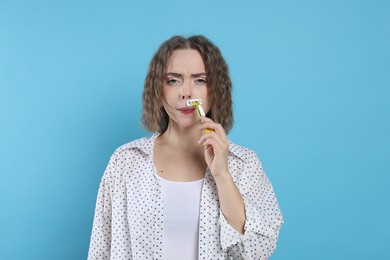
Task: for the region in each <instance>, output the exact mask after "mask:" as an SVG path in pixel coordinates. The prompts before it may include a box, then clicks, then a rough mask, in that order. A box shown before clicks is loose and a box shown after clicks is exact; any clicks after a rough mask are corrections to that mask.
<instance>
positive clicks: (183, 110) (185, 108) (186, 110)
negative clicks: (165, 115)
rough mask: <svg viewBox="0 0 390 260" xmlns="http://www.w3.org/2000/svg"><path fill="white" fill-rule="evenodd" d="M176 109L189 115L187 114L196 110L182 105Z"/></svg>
mask: <svg viewBox="0 0 390 260" xmlns="http://www.w3.org/2000/svg"><path fill="white" fill-rule="evenodd" d="M178 110H179V112H180V113H182V114H184V115H189V114H192V113H193V112H194V111H195V110H196V108H191V107H182V108H179V109H178Z"/></svg>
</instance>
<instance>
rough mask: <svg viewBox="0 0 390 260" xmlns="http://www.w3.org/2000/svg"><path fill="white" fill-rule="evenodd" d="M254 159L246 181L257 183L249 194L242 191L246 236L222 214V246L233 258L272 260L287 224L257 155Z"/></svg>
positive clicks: (250, 161)
mask: <svg viewBox="0 0 390 260" xmlns="http://www.w3.org/2000/svg"><path fill="white" fill-rule="evenodd" d="M253 156H254V157H253V158H251V159H250V160H248V161H249V163H247V164H248V165H246V167H244V174H245V175H246V177H247V178H245V179H246V180H248V179H249V180H256V184H255V185H254V186H253V188H251V189H248V191H247V192H242V191H241V189H240V192H241V194H242V196H243V199H244V205H245V215H246V221H245V226H244V234H240V233H239V232H237V231H236V230H235V229H234V228H233V227H231V226H230V225H229V223H228V222H227V221H226V219H225V217H224V216H223V214H222V213H220V219H219V224H220V236H221V246H222V249H223V250H224V251H226V252H227V254H228V255H229V256H230V257H231V258H232V259H268V257H269V256H271V254H272V253H273V252H274V251H275V249H276V244H277V239H278V236H279V231H280V228H281V226H282V224H283V217H282V214H281V212H280V209H279V205H278V202H277V199H276V196H275V193H274V191H273V187H272V185H271V183H270V182H269V180H268V178H267V176H266V175H265V173H264V171H263V168H262V166H261V162H260V161H259V159H258V158H257V156H256V154H254V155H253ZM248 175H249V176H248ZM245 184H246V183H244V184H242V183H240V185H238V187H239V188H240V186H241V187H242V185H245Z"/></svg>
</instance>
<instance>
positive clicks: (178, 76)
mask: <svg viewBox="0 0 390 260" xmlns="http://www.w3.org/2000/svg"><path fill="white" fill-rule="evenodd" d="M168 76H171V77H175V78H183V75H181V74H180V73H175V72H168V73H166V74H165V77H168Z"/></svg>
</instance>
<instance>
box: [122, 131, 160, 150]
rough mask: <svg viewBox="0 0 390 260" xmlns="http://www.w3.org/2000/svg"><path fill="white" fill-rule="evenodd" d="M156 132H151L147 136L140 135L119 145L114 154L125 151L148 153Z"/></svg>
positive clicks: (151, 148) (151, 147)
mask: <svg viewBox="0 0 390 260" xmlns="http://www.w3.org/2000/svg"><path fill="white" fill-rule="evenodd" d="M157 136H158V134H153V135H152V136H148V137H141V138H138V139H135V140H132V141H130V142H128V143H125V144H123V145H121V146H119V147H118V148H117V149H116V150H115V152H114V154H117V155H119V154H123V153H127V152H142V153H145V154H150V153H152V151H153V146H154V142H155V140H156V138H157Z"/></svg>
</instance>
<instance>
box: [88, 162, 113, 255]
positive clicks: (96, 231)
mask: <svg viewBox="0 0 390 260" xmlns="http://www.w3.org/2000/svg"><path fill="white" fill-rule="evenodd" d="M115 161H116V156H115V155H112V156H111V159H110V162H109V163H108V166H107V168H106V170H105V172H104V174H103V177H102V180H101V182H100V186H99V191H98V195H97V200H96V208H95V217H94V221H93V227H92V235H91V241H90V246H89V252H88V260H92V259H110V251H111V221H112V189H113V183H112V178H113V177H112V173H113V172H114V170H115V164H116V163H115Z"/></svg>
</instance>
